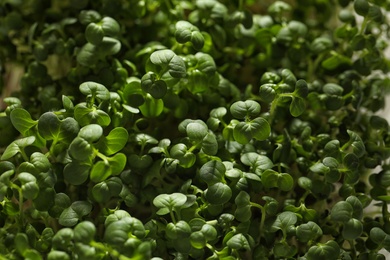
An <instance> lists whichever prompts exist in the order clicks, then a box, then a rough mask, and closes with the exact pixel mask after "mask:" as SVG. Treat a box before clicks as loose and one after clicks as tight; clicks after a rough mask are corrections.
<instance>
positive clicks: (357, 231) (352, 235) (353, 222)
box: [341, 218, 363, 240]
mask: <svg viewBox="0 0 390 260" xmlns="http://www.w3.org/2000/svg"><path fill="white" fill-rule="evenodd" d="M362 233H363V224H362V222H361V221H359V220H357V219H355V218H351V219H350V220H348V221H347V222H345V223H344V226H343V231H342V232H341V234H342V235H343V238H344V239H346V240H354V239H357V238H358V237H360V235H361V234H362Z"/></svg>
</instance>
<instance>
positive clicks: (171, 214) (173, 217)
mask: <svg viewBox="0 0 390 260" xmlns="http://www.w3.org/2000/svg"><path fill="white" fill-rule="evenodd" d="M169 215H170V216H171V219H172V222H173V223H174V224H176V218H175V214H174V213H173V210H172V209H170V210H169Z"/></svg>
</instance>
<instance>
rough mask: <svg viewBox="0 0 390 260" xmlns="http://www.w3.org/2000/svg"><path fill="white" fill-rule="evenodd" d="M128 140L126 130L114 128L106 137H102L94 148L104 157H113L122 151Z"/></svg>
mask: <svg viewBox="0 0 390 260" xmlns="http://www.w3.org/2000/svg"><path fill="white" fill-rule="evenodd" d="M128 139H129V134H128V132H127V130H126V129H125V128H123V127H115V128H114V129H112V130H111V131H110V133H109V134H108V135H107V136H103V137H102V138H101V139H100V141H99V142H98V143H97V144H96V145H95V147H96V148H97V149H98V150H99V151H100V152H101V153H104V154H105V155H113V154H115V153H117V152H119V151H120V150H122V149H123V148H124V147H125V146H126V144H127V141H128Z"/></svg>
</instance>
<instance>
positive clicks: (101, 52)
mask: <svg viewBox="0 0 390 260" xmlns="http://www.w3.org/2000/svg"><path fill="white" fill-rule="evenodd" d="M120 49H121V42H120V41H118V40H116V39H114V38H111V37H103V41H102V42H101V43H100V44H99V45H93V44H91V43H87V44H85V45H84V46H83V47H82V48H81V50H80V51H79V52H78V54H77V62H78V63H80V64H81V65H83V66H86V67H94V66H95V64H96V63H97V62H98V61H99V60H101V59H104V58H105V57H106V56H109V55H114V54H117V53H118V52H119V51H120Z"/></svg>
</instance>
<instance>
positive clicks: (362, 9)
mask: <svg viewBox="0 0 390 260" xmlns="http://www.w3.org/2000/svg"><path fill="white" fill-rule="evenodd" d="M353 8H354V9H355V12H356V13H357V14H358V15H361V16H366V15H367V14H368V10H369V8H370V5H369V4H368V1H367V0H354V2H353Z"/></svg>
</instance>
